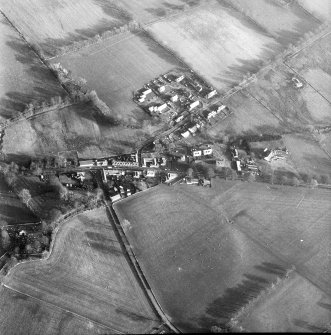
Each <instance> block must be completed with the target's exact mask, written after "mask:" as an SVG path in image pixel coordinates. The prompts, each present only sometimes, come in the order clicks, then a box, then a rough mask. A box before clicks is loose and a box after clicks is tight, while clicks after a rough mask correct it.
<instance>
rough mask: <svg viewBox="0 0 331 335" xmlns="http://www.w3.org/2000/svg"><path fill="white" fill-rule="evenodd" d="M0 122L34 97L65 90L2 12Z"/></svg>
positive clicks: (0, 17) (60, 92)
mask: <svg viewBox="0 0 331 335" xmlns="http://www.w3.org/2000/svg"><path fill="white" fill-rule="evenodd" d="M0 29H1V35H0V49H1V53H0V64H1V65H0V77H1V80H0V122H1V121H3V120H5V119H9V118H12V117H14V116H17V115H18V113H19V112H21V111H22V110H24V108H25V106H26V104H28V103H29V102H31V101H39V100H49V99H50V97H52V96H55V95H61V96H65V95H66V93H65V91H64V90H63V89H62V87H61V86H60V84H59V83H58V81H57V80H56V79H55V77H54V76H53V75H52V74H51V72H50V71H49V70H48V68H47V67H46V66H44V65H43V64H42V63H41V61H40V60H39V59H38V58H37V56H36V55H35V54H34V53H33V52H32V50H31V49H30V48H29V47H28V45H27V44H26V43H25V42H24V41H23V40H22V39H21V38H20V36H19V35H18V34H17V32H16V31H15V30H14V29H13V28H12V27H11V26H10V25H9V24H8V22H7V20H6V19H5V18H4V17H3V16H2V15H1V16H0Z"/></svg>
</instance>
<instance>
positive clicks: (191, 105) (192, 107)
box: [190, 100, 200, 111]
mask: <svg viewBox="0 0 331 335" xmlns="http://www.w3.org/2000/svg"><path fill="white" fill-rule="evenodd" d="M199 104H200V101H199V100H197V101H194V102H192V103H191V104H190V111H191V110H192V109H194V108H196V107H198V106H199Z"/></svg>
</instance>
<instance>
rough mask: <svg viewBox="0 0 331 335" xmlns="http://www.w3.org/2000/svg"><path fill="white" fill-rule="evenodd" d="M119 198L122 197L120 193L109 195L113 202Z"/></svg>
mask: <svg viewBox="0 0 331 335" xmlns="http://www.w3.org/2000/svg"><path fill="white" fill-rule="evenodd" d="M121 199H122V197H121V195H120V194H115V195H113V196H112V197H110V200H111V201H112V202H115V201H118V200H121Z"/></svg>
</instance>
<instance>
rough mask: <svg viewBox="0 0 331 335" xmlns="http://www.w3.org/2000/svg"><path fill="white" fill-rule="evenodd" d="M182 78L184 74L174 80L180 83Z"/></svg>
mask: <svg viewBox="0 0 331 335" xmlns="http://www.w3.org/2000/svg"><path fill="white" fill-rule="evenodd" d="M184 78H185V76H184V75H182V76H180V77H178V78H176V82H177V83H180V82H181V81H182V80H183V79H184Z"/></svg>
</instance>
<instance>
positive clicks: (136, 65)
mask: <svg viewBox="0 0 331 335" xmlns="http://www.w3.org/2000/svg"><path fill="white" fill-rule="evenodd" d="M53 62H54V63H58V62H60V63H61V64H62V65H63V66H64V67H65V68H68V69H70V70H71V71H72V73H73V75H74V76H75V77H83V78H85V79H86V80H87V85H88V86H89V87H90V88H91V89H95V90H96V92H97V93H98V96H99V97H100V98H101V99H102V100H103V101H104V102H105V103H106V104H107V105H108V106H109V107H110V108H112V110H113V111H114V113H115V114H116V116H117V117H121V118H123V119H128V118H133V119H135V120H138V121H139V120H143V119H146V118H148V115H147V114H146V113H145V112H143V111H142V110H141V109H140V108H139V107H138V106H137V105H136V104H135V103H134V102H133V100H132V98H133V92H135V91H136V90H138V89H140V88H142V87H143V85H144V84H146V83H147V82H148V81H150V80H152V79H154V78H155V77H158V76H159V75H160V74H162V73H166V72H168V71H169V70H170V69H173V68H174V67H178V66H180V65H181V64H180V63H179V61H178V60H177V59H176V58H175V57H174V56H172V55H171V54H170V53H169V52H167V51H166V50H165V49H163V48H162V47H161V46H159V45H158V44H157V43H155V42H154V41H153V40H152V39H151V38H149V37H148V36H147V35H146V34H144V33H137V34H131V33H127V34H123V35H121V36H115V37H114V38H111V39H108V40H105V41H103V42H102V43H99V44H98V45H94V46H91V47H87V48H85V49H83V50H81V51H78V52H77V53H74V54H68V55H65V56H63V57H58V58H56V59H54V60H53Z"/></svg>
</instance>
